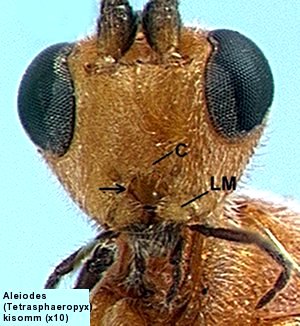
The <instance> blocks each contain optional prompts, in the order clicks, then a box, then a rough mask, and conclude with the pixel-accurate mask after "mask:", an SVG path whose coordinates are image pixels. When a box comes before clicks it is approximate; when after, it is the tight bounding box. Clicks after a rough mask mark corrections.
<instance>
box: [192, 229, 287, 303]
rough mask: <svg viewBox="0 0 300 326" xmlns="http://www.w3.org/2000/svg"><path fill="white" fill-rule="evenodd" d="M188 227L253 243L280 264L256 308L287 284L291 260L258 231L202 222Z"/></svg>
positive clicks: (208, 233)
mask: <svg viewBox="0 0 300 326" xmlns="http://www.w3.org/2000/svg"><path fill="white" fill-rule="evenodd" d="M189 228H190V229H191V230H193V231H197V232H200V233H201V234H203V235H205V236H207V237H214V238H219V239H224V240H228V241H234V242H239V243H245V244H255V245H256V246H258V247H259V248H260V249H262V250H263V251H265V252H266V253H267V254H268V255H269V256H271V257H272V258H273V259H274V260H275V261H276V262H277V263H278V264H279V265H280V266H282V268H283V271H282V272H281V273H280V275H279V277H278V278H277V280H276V282H275V284H274V286H273V288H272V289H271V290H269V291H268V292H267V293H266V294H265V295H264V296H263V297H262V298H261V299H260V300H259V302H258V303H257V305H256V309H260V308H262V307H263V306H265V305H266V304H267V303H269V302H270V301H271V300H272V299H273V298H274V297H275V295H276V294H277V293H278V292H279V291H281V290H282V289H283V288H284V287H285V286H286V285H287V283H288V280H289V279H290V275H291V271H292V264H291V262H290V261H289V260H288V259H286V257H285V256H284V255H283V254H282V253H281V251H279V250H278V248H277V247H276V246H275V245H274V243H273V242H272V241H269V240H267V239H266V238H264V237H263V236H261V235H260V234H259V233H257V232H251V231H246V230H231V229H225V228H214V227H211V226H207V225H203V224H195V225H191V226H189Z"/></svg>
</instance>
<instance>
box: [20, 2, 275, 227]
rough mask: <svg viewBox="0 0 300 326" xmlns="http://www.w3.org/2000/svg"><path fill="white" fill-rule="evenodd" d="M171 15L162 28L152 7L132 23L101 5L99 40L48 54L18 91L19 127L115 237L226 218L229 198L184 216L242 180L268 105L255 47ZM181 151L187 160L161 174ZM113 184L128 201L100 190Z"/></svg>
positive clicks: (266, 81)
mask: <svg viewBox="0 0 300 326" xmlns="http://www.w3.org/2000/svg"><path fill="white" fill-rule="evenodd" d="M105 6H106V7H105ZM104 7H105V8H106V9H105V10H107V11H105V10H104V9H103V8H104ZM170 8H171V13H172V18H171V19H168V18H166V17H164V19H163V18H162V17H163V15H167V12H165V11H164V8H163V7H161V6H160V5H159V4H158V3H156V2H149V4H148V5H147V6H146V7H145V10H144V12H143V14H142V15H141V16H140V17H136V14H135V13H134V12H133V11H132V10H131V8H130V6H129V5H125V6H124V8H122V9H121V8H119V7H118V9H117V10H116V9H115V8H114V5H113V4H106V2H103V5H102V11H103V12H102V15H101V16H100V18H99V21H98V32H97V34H96V35H95V36H93V37H91V38H88V39H86V40H83V41H80V42H78V43H76V44H60V45H55V46H52V47H50V48H49V49H47V50H45V51H44V52H42V53H41V54H40V55H39V56H38V57H37V58H36V59H35V60H34V62H33V63H32V64H31V66H30V67H29V69H28V71H27V73H26V74H25V77H24V79H23V82H22V84H21V88H20V94H19V103H20V104H19V112H20V117H21V120H22V122H23V125H24V127H25V129H26V130H27V132H28V133H29V135H30V137H31V138H32V140H33V141H34V142H35V143H36V144H37V145H38V146H39V147H40V148H41V150H42V154H43V156H44V158H45V159H46V161H47V163H48V164H49V165H50V166H51V168H52V169H53V171H54V172H55V173H56V174H57V175H58V177H59V179H60V181H61V182H62V183H63V185H64V186H65V187H66V189H67V190H68V192H69V193H70V194H71V196H72V198H73V199H74V200H75V201H76V202H78V204H79V205H80V207H81V208H82V209H83V210H85V211H86V212H87V214H88V215H89V216H91V217H92V218H94V219H95V220H96V221H97V222H98V223H100V224H101V225H107V226H108V227H110V228H113V229H115V230H119V229H121V228H123V227H126V226H128V225H130V224H132V223H144V224H151V223H154V222H155V223H156V222H162V221H173V222H184V223H186V222H188V221H189V222H191V221H194V222H199V221H204V220H206V221H207V218H208V216H214V215H217V216H219V212H215V211H216V210H218V207H220V205H219V204H220V203H222V201H223V199H224V196H225V195H226V192H224V191H223V192H221V191H220V192H211V193H209V194H208V195H207V196H205V197H203V198H202V199H201V202H200V201H199V202H194V203H193V204H191V205H189V206H188V207H185V208H182V207H181V205H182V204H184V203H185V202H187V201H188V200H189V199H191V198H193V197H194V196H196V195H197V194H200V193H204V192H205V191H207V190H209V187H210V179H211V177H212V176H214V177H215V179H216V180H217V182H219V181H221V179H222V177H223V176H236V178H237V179H239V177H240V176H241V173H242V171H243V170H244V168H245V166H246V164H247V163H248V161H249V157H250V156H251V154H252V152H253V148H254V147H255V145H256V144H257V141H258V139H259V137H260V135H261V131H262V127H263V121H264V117H265V114H266V111H267V109H268V107H269V106H270V104H271V101H272V92H273V84H272V76H271V72H270V69H269V66H268V64H267V61H266V59H265V58H264V56H263V54H262V53H261V52H260V50H259V49H258V48H257V47H256V45H254V43H252V42H251V41H250V40H248V39H247V38H246V37H244V36H242V35H241V34H238V33H236V32H232V31H228V30H217V31H213V32H206V31H202V30H194V29H190V28H185V27H183V26H182V25H181V24H180V19H179V18H178V16H179V13H178V10H177V4H176V2H174V3H173V4H172V6H170ZM116 49H118V50H116ZM32 76H33V77H32ZM179 143H183V144H185V145H186V151H187V153H188V155H186V156H185V157H183V158H179V157H176V156H171V157H169V158H168V159H166V160H164V161H162V162H160V163H159V164H156V165H153V162H154V161H156V160H157V159H158V158H159V157H161V156H162V155H163V154H164V153H167V152H170V151H171V150H173V149H174V148H175V147H176V146H177V145H178V144H179ZM115 183H117V184H121V185H123V186H125V187H126V191H125V192H124V193H123V194H122V195H120V196H116V195H115V194H111V193H103V192H100V191H99V189H98V188H99V186H101V185H114V184H115ZM149 206H151V207H153V208H154V211H155V214H152V213H151V214H149V212H148V211H147V209H145V207H149ZM212 218H213V217H212Z"/></svg>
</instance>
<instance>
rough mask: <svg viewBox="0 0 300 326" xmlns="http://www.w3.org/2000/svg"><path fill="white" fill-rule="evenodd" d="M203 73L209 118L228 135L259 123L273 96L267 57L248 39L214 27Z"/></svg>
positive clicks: (240, 134) (209, 36)
mask: <svg viewBox="0 0 300 326" xmlns="http://www.w3.org/2000/svg"><path fill="white" fill-rule="evenodd" d="M208 40H209V41H210V42H211V44H212V46H213V51H212V54H211V57H210V58H209V61H208V64H207V70H206V75H205V95H206V101H207V107H208V112H209V116H210V119H211V121H212V124H213V126H214V127H215V128H216V130H217V131H218V132H219V133H221V134H222V135H223V136H225V137H228V138H233V137H238V136H242V135H244V134H245V133H247V132H249V131H251V130H252V129H253V128H254V127H256V126H258V125H260V124H261V123H262V122H263V120H264V117H265V116H266V113H267V111H268V108H269V107H270V106H271V103H272V100H273V92H274V85H273V77H272V73H271V69H270V66H269V64H268V61H267V59H266V58H265V56H264V55H263V53H262V52H261V50H260V49H259V48H258V47H257V46H256V44H254V43H253V42H252V41H251V40H249V39H248V38H246V37H245V36H243V35H241V34H239V33H238V32H234V31H230V30H222V29H221V30H215V31H212V32H210V33H209V35H208Z"/></svg>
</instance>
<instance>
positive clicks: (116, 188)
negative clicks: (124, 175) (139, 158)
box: [98, 183, 126, 194]
mask: <svg viewBox="0 0 300 326" xmlns="http://www.w3.org/2000/svg"><path fill="white" fill-rule="evenodd" d="M98 189H99V190H101V191H115V192H116V194H119V193H121V192H123V191H125V190H126V188H125V187H123V186H122V185H119V184H118V183H116V187H115V188H113V187H111V188H109V187H105V188H98Z"/></svg>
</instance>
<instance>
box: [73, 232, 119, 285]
mask: <svg viewBox="0 0 300 326" xmlns="http://www.w3.org/2000/svg"><path fill="white" fill-rule="evenodd" d="M115 238H116V236H115V235H114V236H113V237H111V236H109V237H107V238H105V239H101V240H102V241H101V242H100V243H98V244H97V245H96V246H95V248H94V250H93V254H92V257H91V258H90V259H88V260H87V261H86V262H85V263H84V265H83V267H82V268H81V271H80V273H79V275H78V277H77V280H76V283H75V286H74V289H89V290H91V289H92V288H93V287H94V286H95V285H96V284H97V283H98V282H99V281H100V279H101V278H102V274H103V272H105V271H106V270H107V269H108V268H109V267H110V266H111V265H112V264H113V263H114V261H115V256H116V252H117V246H116V244H115V241H114V240H115Z"/></svg>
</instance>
